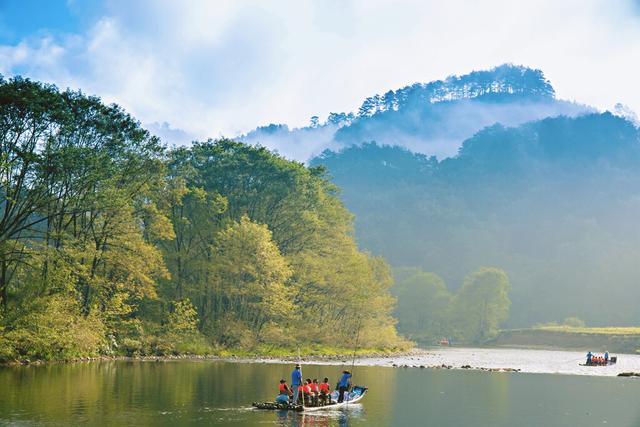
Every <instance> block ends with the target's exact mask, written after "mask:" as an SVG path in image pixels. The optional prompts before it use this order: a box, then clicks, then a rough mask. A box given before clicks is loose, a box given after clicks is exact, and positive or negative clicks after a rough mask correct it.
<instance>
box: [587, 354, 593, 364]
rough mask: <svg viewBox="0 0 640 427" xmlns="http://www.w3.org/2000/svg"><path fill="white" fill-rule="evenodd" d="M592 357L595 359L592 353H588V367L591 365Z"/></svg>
mask: <svg viewBox="0 0 640 427" xmlns="http://www.w3.org/2000/svg"><path fill="white" fill-rule="evenodd" d="M592 357H593V354H591V352H589V353H587V365H591V358H592Z"/></svg>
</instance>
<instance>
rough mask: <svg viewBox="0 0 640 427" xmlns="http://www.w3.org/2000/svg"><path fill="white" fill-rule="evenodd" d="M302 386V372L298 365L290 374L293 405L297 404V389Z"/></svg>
mask: <svg viewBox="0 0 640 427" xmlns="http://www.w3.org/2000/svg"><path fill="white" fill-rule="evenodd" d="M301 385H302V372H301V371H300V365H296V367H295V368H293V371H292V372H291V388H292V389H293V404H294V405H296V404H297V403H298V393H299V390H298V388H299V387H300V386H301Z"/></svg>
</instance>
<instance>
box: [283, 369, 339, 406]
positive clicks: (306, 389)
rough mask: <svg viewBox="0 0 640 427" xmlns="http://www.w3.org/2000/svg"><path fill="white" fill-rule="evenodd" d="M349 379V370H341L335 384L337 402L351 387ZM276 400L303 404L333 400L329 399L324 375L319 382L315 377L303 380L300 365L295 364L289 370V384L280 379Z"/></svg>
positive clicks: (327, 403) (316, 404)
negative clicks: (340, 375) (290, 370)
mask: <svg viewBox="0 0 640 427" xmlns="http://www.w3.org/2000/svg"><path fill="white" fill-rule="evenodd" d="M350 379H351V372H349V371H342V377H340V381H339V382H338V385H337V386H336V390H338V403H341V402H343V401H344V394H345V393H346V392H347V391H349V388H350V387H351V384H350ZM276 402H278V403H287V404H293V405H304V406H324V405H330V404H332V403H333V402H332V401H331V386H330V385H329V378H327V377H325V378H324V379H323V380H322V382H321V383H319V382H318V379H317V378H314V379H313V380H312V379H310V378H307V379H306V380H304V381H303V380H302V370H301V369H300V365H296V366H295V368H293V371H292V372H291V386H289V385H287V382H286V381H285V380H284V379H282V380H280V384H278V397H276Z"/></svg>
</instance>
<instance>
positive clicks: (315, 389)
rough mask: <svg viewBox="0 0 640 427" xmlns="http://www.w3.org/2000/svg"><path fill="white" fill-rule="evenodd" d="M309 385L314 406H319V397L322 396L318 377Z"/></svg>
mask: <svg viewBox="0 0 640 427" xmlns="http://www.w3.org/2000/svg"><path fill="white" fill-rule="evenodd" d="M309 386H310V387H311V393H312V396H311V397H312V402H313V406H318V398H319V397H320V386H319V384H318V379H317V378H314V379H313V381H311V384H309Z"/></svg>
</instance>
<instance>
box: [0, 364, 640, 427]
mask: <svg viewBox="0 0 640 427" xmlns="http://www.w3.org/2000/svg"><path fill="white" fill-rule="evenodd" d="M341 368H342V367H341V366H340V365H337V366H329V365H305V366H303V375H304V376H305V377H312V378H314V377H317V378H320V377H324V376H325V375H326V376H329V377H330V378H331V380H332V382H333V381H334V380H335V379H336V377H337V375H338V372H339V371H340V369H341ZM290 370H291V366H290V365H285V364H268V363H253V364H249V363H228V362H219V361H172V362H95V363H88V364H75V365H52V366H30V367H15V368H0V425H3V426H5V425H6V426H31V425H47V426H73V425H105V426H123V425H131V426H151V425H153V426H165V425H166V426H205V425H220V426H269V425H280V426H361V425H367V426H456V427H460V426H495V427H499V426H521V427H526V426H571V427H573V426H580V427H587V426H603V425H609V426H630V427H631V426H640V405H638V402H639V401H640V380H634V379H627V378H616V377H595V376H570V375H550V374H530V373H489V372H481V371H455V370H432V369H400V368H391V367H385V366H360V367H356V370H355V378H354V379H355V381H354V382H355V383H358V384H364V385H367V386H368V387H370V392H369V394H367V396H366V397H365V399H364V400H363V403H362V404H356V405H352V406H351V407H350V408H348V409H345V410H334V411H329V412H327V413H325V414H320V415H315V414H314V415H310V414H287V413H286V412H282V413H277V412H262V411H255V410H252V409H250V408H249V405H250V404H251V402H252V401H257V400H271V399H273V397H274V395H275V393H274V390H275V389H276V387H277V382H278V380H279V379H280V378H281V377H288V376H289V372H290Z"/></svg>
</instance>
